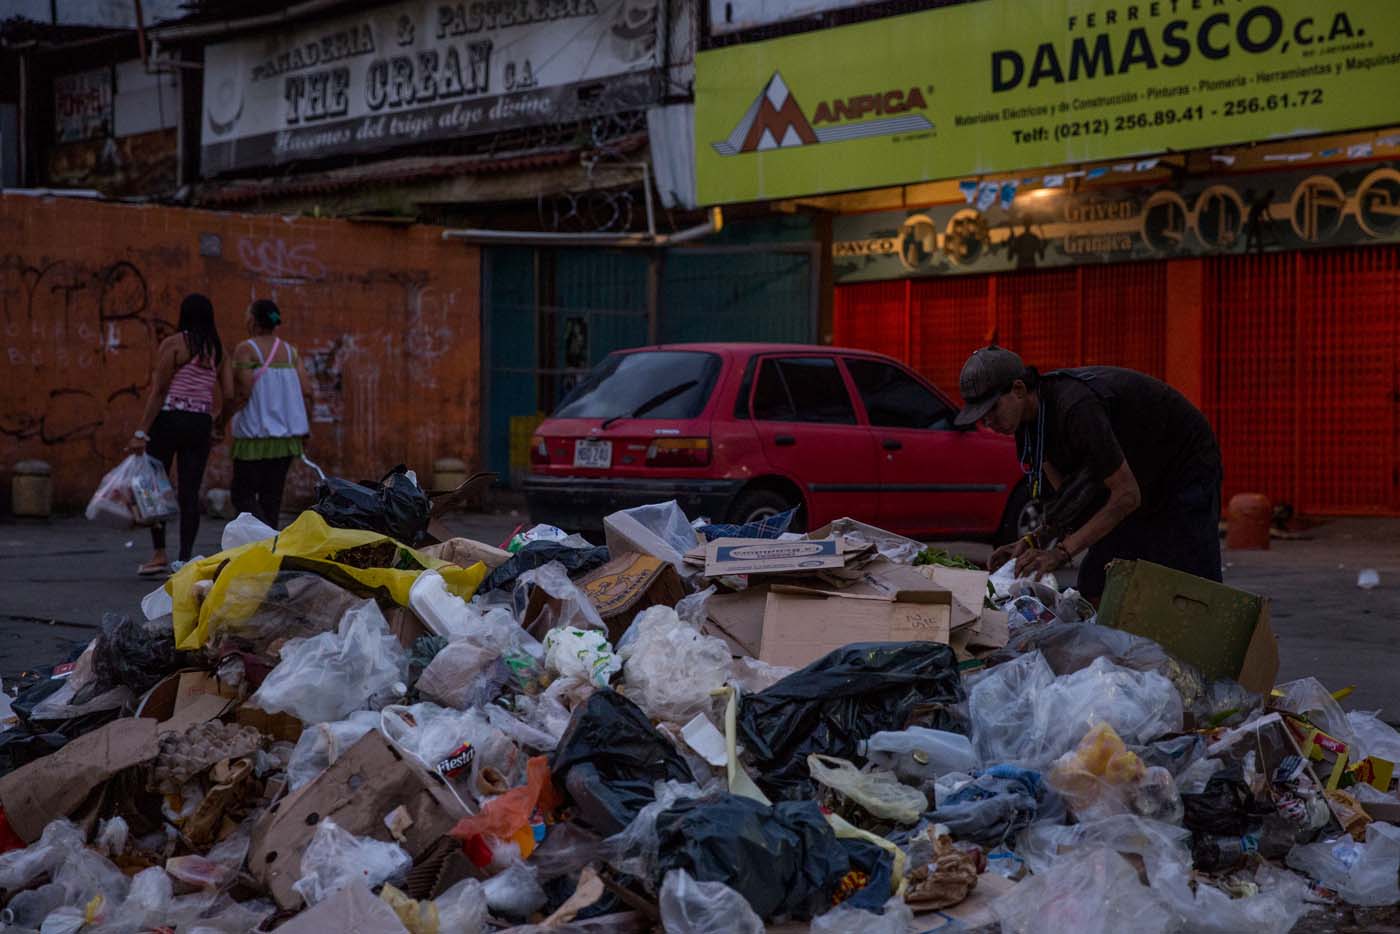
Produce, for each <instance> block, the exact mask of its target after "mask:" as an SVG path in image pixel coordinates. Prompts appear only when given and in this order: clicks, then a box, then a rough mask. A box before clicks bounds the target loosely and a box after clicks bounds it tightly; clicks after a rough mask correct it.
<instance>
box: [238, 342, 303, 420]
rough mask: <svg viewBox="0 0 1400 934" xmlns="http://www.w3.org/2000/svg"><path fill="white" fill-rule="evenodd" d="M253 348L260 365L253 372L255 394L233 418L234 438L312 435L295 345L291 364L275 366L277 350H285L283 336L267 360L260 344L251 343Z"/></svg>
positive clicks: (289, 355)
mask: <svg viewBox="0 0 1400 934" xmlns="http://www.w3.org/2000/svg"><path fill="white" fill-rule="evenodd" d="M247 343H248V344H249V345H250V346H252V348H253V353H254V354H256V355H257V357H258V363H259V364H260V365H259V366H258V368H257V369H256V370H254V371H253V373H254V375H253V391H252V394H251V395H250V396H249V397H248V404H247V405H245V406H243V408H242V409H240V410H239V411H238V413H237V414H236V415H234V416H233V436H234V437H235V438H299V437H301V436H302V435H306V434H309V433H310V431H311V426H310V424H309V423H308V422H307V419H306V403H305V402H304V401H303V400H302V397H301V380H300V379H299V378H298V377H297V370H296V355H295V354H294V353H293V351H292V349H291V346H290V345H288V347H287V356H288V357H289V358H291V363H290V365H288V364H283V365H281V366H274V365H273V363H272V361H274V360H276V359H277V351H278V350H279V349H281V346H282V339H281V338H280V337H279V338H277V339H276V341H274V343H273V345H272V352H271V353H269V354H268V355H267V358H266V359H264V358H263V354H262V350H261V349H260V348H259V347H258V343H257V341H248V342H247Z"/></svg>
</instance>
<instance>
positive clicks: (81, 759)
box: [0, 717, 160, 843]
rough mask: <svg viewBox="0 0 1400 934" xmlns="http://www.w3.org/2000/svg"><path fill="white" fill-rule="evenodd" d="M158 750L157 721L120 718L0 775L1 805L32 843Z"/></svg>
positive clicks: (27, 840)
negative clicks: (59, 820) (91, 796)
mask: <svg viewBox="0 0 1400 934" xmlns="http://www.w3.org/2000/svg"><path fill="white" fill-rule="evenodd" d="M159 754H160V746H159V744H158V742H157V740H156V721H154V720H151V719H149V718H147V717H123V718H122V719H120V720H114V721H112V722H111V723H108V724H106V725H105V726H100V727H98V728H97V729H95V730H93V731H92V732H91V733H87V734H85V735H83V736H79V737H78V738H77V739H75V740H73V741H72V742H71V743H69V744H68V745H66V746H64V747H63V748H62V749H59V750H58V751H57V752H54V753H51V754H50V755H47V756H45V757H44V758H42V759H39V760H38V761H36V762H31V763H29V764H28V765H25V766H21V767H20V768H18V769H15V770H14V771H13V772H11V773H10V774H9V775H6V776H5V777H4V778H0V807H3V808H4V809H5V819H6V820H8V821H9V823H10V827H11V828H12V829H13V830H14V832H15V833H16V834H18V835H19V837H20V838H21V839H22V840H24V841H25V842H26V843H33V842H34V841H35V840H37V839H39V836H40V835H41V834H42V833H43V832H44V828H45V827H47V826H48V825H49V823H50V822H52V821H56V820H58V819H59V818H60V817H67V816H68V815H70V814H72V813H73V812H74V811H75V810H77V809H78V807H79V806H81V805H82V803H83V801H84V799H86V798H87V796H88V795H89V794H91V793H92V792H93V790H95V789H96V788H98V787H100V786H102V785H103V784H105V783H106V782H107V781H108V780H109V779H110V778H112V776H114V775H116V774H117V773H119V772H121V771H123V770H124V769H129V768H131V767H132V766H135V765H140V764H141V763H143V762H149V761H150V760H152V759H154V758H155V757H156V756H157V755H159Z"/></svg>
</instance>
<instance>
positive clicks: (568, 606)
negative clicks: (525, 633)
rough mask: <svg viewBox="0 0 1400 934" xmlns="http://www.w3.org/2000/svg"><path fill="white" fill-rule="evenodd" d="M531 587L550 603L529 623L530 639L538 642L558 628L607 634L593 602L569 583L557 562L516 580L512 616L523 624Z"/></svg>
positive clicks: (565, 573) (566, 574) (561, 566)
mask: <svg viewBox="0 0 1400 934" xmlns="http://www.w3.org/2000/svg"><path fill="white" fill-rule="evenodd" d="M533 587H539V588H540V589H541V590H543V591H544V592H545V593H546V594H547V595H548V596H549V598H550V599H549V600H547V601H545V604H544V607H543V609H542V610H541V611H540V613H539V615H538V616H536V617H535V619H533V620H531V621H530V634H531V635H532V636H534V637H536V638H539V637H542V636H543V635H544V633H546V632H549V630H551V629H559V628H561V627H569V628H573V629H597V630H599V631H600V632H607V630H608V627H607V626H605V625H604V624H603V619H602V617H600V616H599V615H598V610H597V609H596V608H595V607H594V606H593V601H592V600H590V599H588V595H587V594H585V593H584V592H583V591H582V590H580V589H579V588H578V587H577V586H576V585H575V584H574V582H573V581H571V580H569V574H568V572H567V571H565V570H564V566H563V565H562V564H560V563H559V562H558V561H551V562H549V563H548V564H545V565H541V566H540V567H537V568H535V569H534V570H533V571H526V572H525V573H524V574H521V575H520V577H518V578H516V581H515V587H514V589H513V590H512V591H511V593H512V601H513V604H514V607H515V616H516V617H517V618H519V619H521V620H522V621H523V620H524V619H525V612H526V610H527V609H528V608H529V605H530V594H531V588H533ZM516 628H519V627H518V626H517V627H516Z"/></svg>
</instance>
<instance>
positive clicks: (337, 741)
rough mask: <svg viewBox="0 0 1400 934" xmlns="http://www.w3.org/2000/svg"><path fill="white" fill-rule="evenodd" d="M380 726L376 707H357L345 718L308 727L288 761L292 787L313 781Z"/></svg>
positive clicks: (291, 789) (290, 787)
mask: <svg viewBox="0 0 1400 934" xmlns="http://www.w3.org/2000/svg"><path fill="white" fill-rule="evenodd" d="M378 728H379V713H378V712H376V711H373V710H357V711H355V712H354V713H352V714H351V715H350V716H349V717H348V718H346V719H344V720H333V721H331V722H329V723H317V724H313V725H311V726H308V727H307V728H306V729H305V730H303V731H302V734H301V736H300V737H299V738H298V739H297V744H296V746H295V748H293V749H292V758H291V761H290V762H288V763H287V788H288V790H290V791H296V790H297V789H298V788H300V787H302V786H303V785H307V784H310V783H311V782H312V781H314V780H315V778H316V776H318V775H320V774H321V773H322V772H324V771H325V770H326V769H328V768H330V767H331V766H332V765H334V764H335V762H336V760H337V759H339V758H340V756H341V754H342V753H344V752H345V751H346V750H347V749H349V748H350V747H351V746H353V745H355V744H356V743H357V742H359V741H360V738H361V737H363V736H364V735H365V734H366V733H368V732H370V731H371V730H375V729H378Z"/></svg>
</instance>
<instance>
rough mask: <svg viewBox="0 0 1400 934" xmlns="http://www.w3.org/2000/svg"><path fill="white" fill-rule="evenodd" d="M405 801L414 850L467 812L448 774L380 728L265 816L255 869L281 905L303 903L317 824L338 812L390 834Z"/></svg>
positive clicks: (356, 825)
mask: <svg viewBox="0 0 1400 934" xmlns="http://www.w3.org/2000/svg"><path fill="white" fill-rule="evenodd" d="M400 805H402V806H403V807H404V808H406V809H407V811H408V814H409V817H410V818H412V821H413V823H412V824H411V825H410V826H409V827H408V828H407V829H406V830H405V831H404V837H405V839H404V841H403V842H402V843H401V844H400V845H401V846H402V847H403V848H404V849H405V850H406V851H407V852H408V854H409V855H410V856H417V855H418V854H419V853H422V852H423V851H424V850H426V849H427V848H428V847H429V846H431V845H432V844H433V843H435V842H437V840H438V839H439V838H440V837H442V836H443V834H445V833H447V831H449V830H451V829H452V826H453V825H454V824H455V823H456V822H457V820H458V819H459V818H461V817H464V816H465V812H464V811H463V810H462V807H461V805H459V804H458V803H457V801H456V799H455V798H454V797H453V795H452V793H451V791H449V790H448V788H447V787H446V784H445V783H444V780H443V778H442V777H441V776H439V775H436V774H434V773H431V772H428V771H427V770H426V769H422V768H419V767H418V766H416V765H414V764H413V763H412V762H410V761H409V760H408V759H406V758H404V757H403V756H402V755H401V754H400V753H399V752H398V751H396V750H395V749H393V748H392V747H391V746H390V745H389V743H388V741H387V740H386V739H384V737H383V736H382V735H380V733H379V731H378V730H372V731H370V732H369V733H366V734H365V735H364V737H363V738H362V739H360V741H359V742H357V743H356V744H355V745H353V746H351V747H350V748H349V749H348V750H347V751H346V752H345V754H344V755H343V756H341V757H340V758H339V759H337V760H336V761H335V762H334V763H333V764H332V765H331V767H330V768H328V769H326V771H324V772H322V773H321V774H320V775H319V776H317V777H316V779H315V780H313V781H312V782H311V783H310V784H309V785H306V786H304V787H302V788H300V789H298V790H297V791H295V792H293V793H292V794H291V795H289V796H288V797H286V798H283V799H282V800H281V801H280V802H278V803H277V804H275V805H273V806H272V809H271V810H270V811H268V813H267V814H266V815H264V816H263V817H262V819H261V820H259V821H258V824H257V826H256V827H254V829H253V840H252V846H251V848H250V849H249V851H248V867H249V870H250V871H251V872H252V873H253V875H254V877H255V878H256V879H257V880H258V882H260V883H261V884H262V885H263V886H265V887H266V888H267V889H268V891H269V892H271V894H272V897H273V898H274V899H276V901H277V904H278V905H280V906H281V907H283V908H288V909H291V908H297V907H300V905H301V896H300V895H298V894H297V893H296V892H295V891H293V890H292V885H293V883H295V882H296V881H297V879H299V878H300V877H301V856H302V853H303V852H304V851H305V850H306V845H307V844H308V843H310V842H311V838H312V836H314V835H315V833H316V827H317V825H318V824H319V823H320V822H321V821H322V820H323V819H325V818H330V819H332V820H334V821H335V822H336V823H337V824H338V825H340V826H341V827H342V828H344V829H345V830H347V831H349V832H350V833H353V834H354V835H355V836H357V837H373V838H374V839H376V840H383V841H386V842H390V841H393V836H392V834H391V833H390V832H389V828H388V827H387V826H385V824H384V818H385V816H386V815H387V814H389V813H390V812H391V811H393V810H394V809H395V808H398V807H399V806H400Z"/></svg>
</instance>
